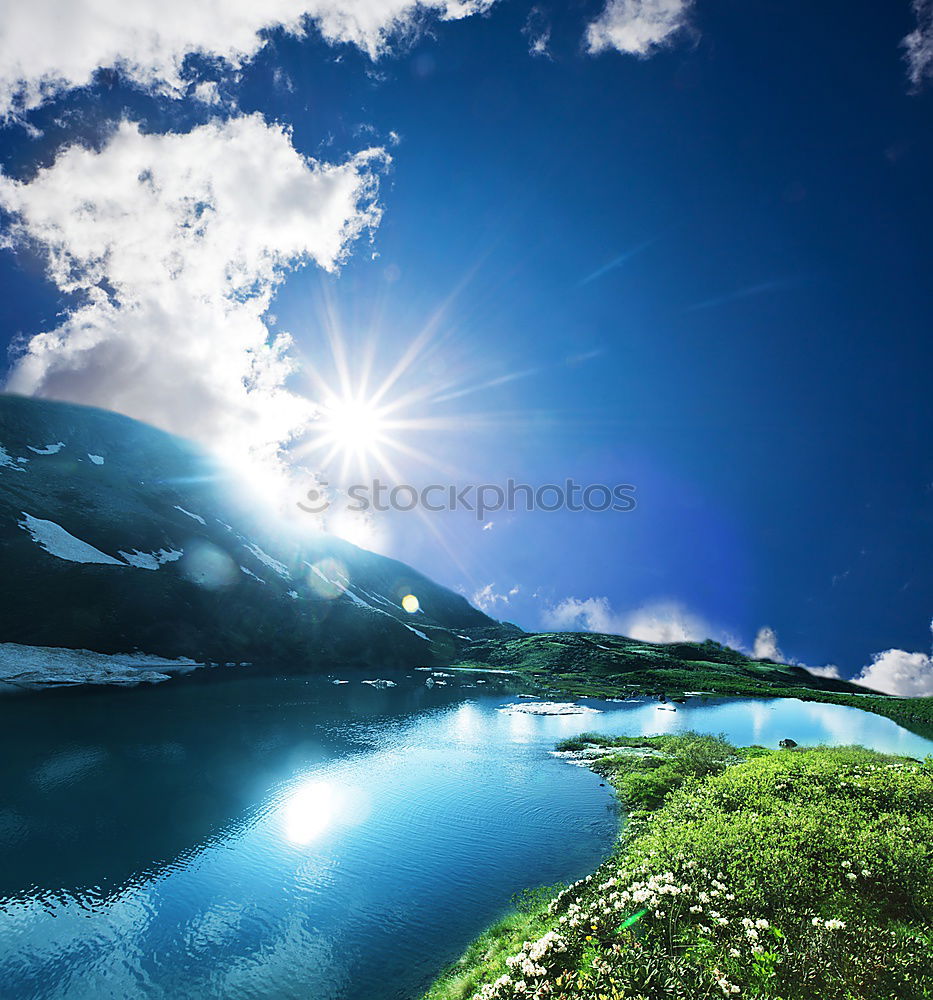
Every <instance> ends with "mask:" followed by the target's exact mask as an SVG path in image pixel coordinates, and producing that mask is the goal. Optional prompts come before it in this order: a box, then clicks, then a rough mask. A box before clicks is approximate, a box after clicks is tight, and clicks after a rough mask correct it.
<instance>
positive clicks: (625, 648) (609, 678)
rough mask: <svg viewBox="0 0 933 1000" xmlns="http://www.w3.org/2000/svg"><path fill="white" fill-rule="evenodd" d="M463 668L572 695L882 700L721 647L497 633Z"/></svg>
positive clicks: (474, 647)
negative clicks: (503, 672) (806, 695)
mask: <svg viewBox="0 0 933 1000" xmlns="http://www.w3.org/2000/svg"><path fill="white" fill-rule="evenodd" d="M466 654H467V655H466V656H465V657H464V658H463V659H461V660H460V661H458V663H457V666H464V667H465V666H473V667H485V668H487V669H488V668H499V669H501V668H503V667H507V668H509V669H512V670H515V671H517V672H519V673H520V674H522V675H523V676H525V677H527V678H528V679H530V680H532V681H534V682H536V683H537V684H539V685H542V686H545V687H549V688H552V689H556V690H559V691H561V692H563V693H566V694H576V695H605V696H608V697H619V696H621V697H626V696H628V695H632V694H658V695H666V696H672V697H673V696H679V695H682V694H684V693H686V692H691V691H693V692H696V691H702V692H705V693H707V694H748V695H798V694H799V693H800V692H801V691H804V692H812V693H813V694H814V695H815V696H816V695H825V696H826V697H827V698H829V697H835V696H838V695H849V696H860V697H864V696H866V695H876V694H877V692H874V691H871V690H870V689H869V688H865V687H861V686H860V685H857V684H852V683H850V682H849V681H844V680H839V679H837V678H832V677H817V676H815V675H813V674H811V673H810V672H809V671H808V670H806V669H805V668H803V667H796V666H789V665H787V664H784V663H774V662H772V661H771V660H753V659H750V658H749V657H747V656H745V655H743V654H742V653H740V652H738V651H737V650H735V649H730V648H729V647H728V646H723V645H721V644H720V643H718V642H713V641H711V640H707V641H706V642H672V643H656V642H643V641H641V640H637V639H629V638H626V637H625V636H619V635H603V634H599V633H592V632H588V633H580V632H542V633H535V634H514V635H491V636H488V637H482V638H479V639H478V640H477V641H476V642H475V643H473V644H471V645H470V646H469V648H468V649H467V650H466Z"/></svg>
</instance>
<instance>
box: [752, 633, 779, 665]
mask: <svg viewBox="0 0 933 1000" xmlns="http://www.w3.org/2000/svg"><path fill="white" fill-rule="evenodd" d="M752 657H753V658H754V659H756V660H774V662H775V663H783V662H784V654H783V653H782V652H781V651H780V649H778V644H777V632H775V631H774V629H773V628H770V627H769V626H768V625H765V626H764V627H763V628H760V629H758V634H757V635H756V636H755V645H754V647H753V649H752Z"/></svg>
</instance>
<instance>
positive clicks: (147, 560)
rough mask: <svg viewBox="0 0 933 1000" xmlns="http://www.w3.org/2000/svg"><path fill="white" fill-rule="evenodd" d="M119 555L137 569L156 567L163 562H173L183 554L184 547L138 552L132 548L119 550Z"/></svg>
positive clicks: (162, 564) (163, 563)
mask: <svg viewBox="0 0 933 1000" xmlns="http://www.w3.org/2000/svg"><path fill="white" fill-rule="evenodd" d="M119 553H120V555H121V556H122V557H123V558H124V559H125V560H126V561H127V562H128V563H129V564H130V565H131V566H135V567H136V568H137V569H158V568H159V567H160V566H164V565H165V563H169V562H175V561H176V560H178V559H181V557H182V556H183V555H184V554H185V552H184V549H159V550H158V551H157V552H140V551H139V549H133V550H132V551H130V552H124V551H123V549H120V550H119Z"/></svg>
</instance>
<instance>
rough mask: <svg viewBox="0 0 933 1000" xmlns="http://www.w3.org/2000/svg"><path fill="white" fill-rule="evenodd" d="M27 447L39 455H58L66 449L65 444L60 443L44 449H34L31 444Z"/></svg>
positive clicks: (49, 445)
mask: <svg viewBox="0 0 933 1000" xmlns="http://www.w3.org/2000/svg"><path fill="white" fill-rule="evenodd" d="M26 447H27V448H28V449H29V450H30V451H34V452H35V453H36V454H37V455H57V454H58V453H59V452H60V451H61V450H62V448H64V447H65V442H64V441H58V442H56V443H55V444H47V445H46V446H45V447H44V448H34V447H33V446H32V445H31V444H27V445H26Z"/></svg>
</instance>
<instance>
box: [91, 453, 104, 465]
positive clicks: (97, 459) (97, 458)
mask: <svg viewBox="0 0 933 1000" xmlns="http://www.w3.org/2000/svg"><path fill="white" fill-rule="evenodd" d="M87 457H88V458H89V459H90V460H91V461H92V462H93V463H94V464H95V465H103V464H104V456H103V455H92V454H91V453H90V452H88V453H87Z"/></svg>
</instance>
